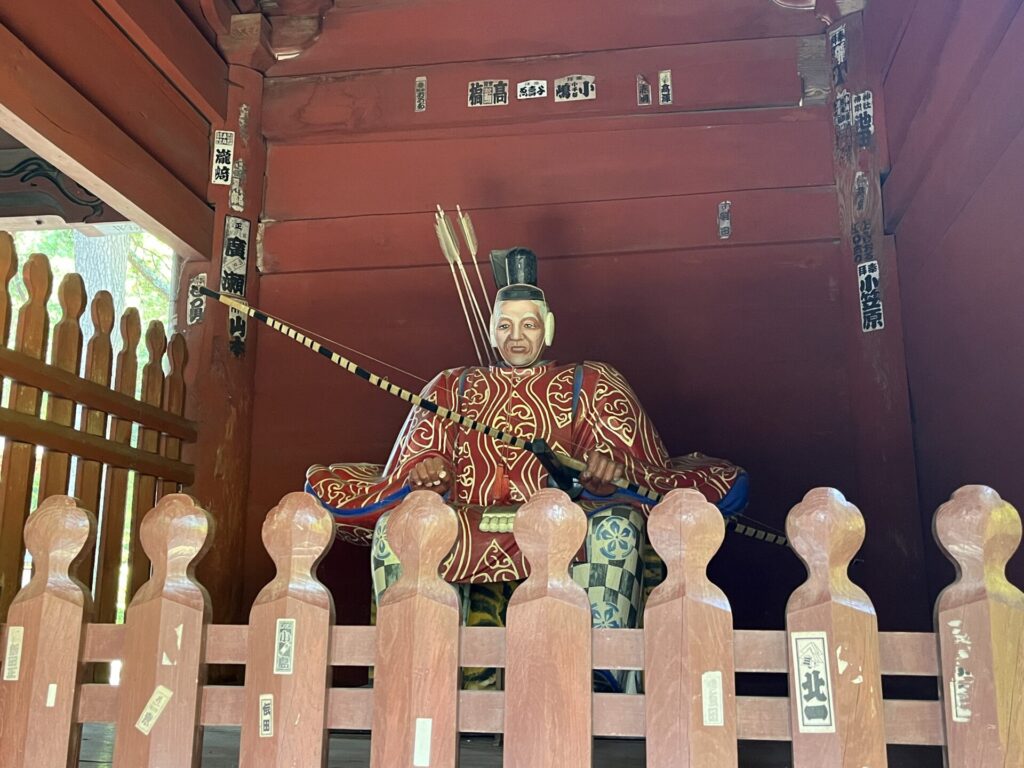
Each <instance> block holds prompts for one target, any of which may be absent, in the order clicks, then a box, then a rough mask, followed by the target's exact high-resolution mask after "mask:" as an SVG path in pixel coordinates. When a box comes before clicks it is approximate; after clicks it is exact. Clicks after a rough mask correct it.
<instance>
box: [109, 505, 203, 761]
mask: <svg viewBox="0 0 1024 768" xmlns="http://www.w3.org/2000/svg"><path fill="white" fill-rule="evenodd" d="M210 526H211V519H210V516H209V515H208V514H207V513H206V512H205V511H204V510H203V509H201V508H199V507H197V506H196V505H195V502H194V501H193V500H192V499H191V498H190V497H188V496H185V495H184V494H178V493H175V494H171V495H170V496H165V497H164V498H163V499H161V501H160V503H159V504H157V505H156V507H155V508H154V509H152V510H151V511H150V512H149V514H147V515H146V518H145V520H143V521H142V546H143V547H145V549H146V552H147V554H148V555H149V558H150V560H151V562H152V564H153V575H152V577H151V578H150V579H149V581H147V582H146V583H145V584H143V585H142V587H141V588H140V589H139V591H138V592H137V593H136V594H135V597H134V598H132V602H131V605H129V606H128V611H127V613H126V615H125V624H126V625H127V627H126V630H125V632H126V637H125V644H124V667H123V669H122V671H121V690H120V695H119V697H118V713H117V738H116V739H115V741H114V765H115V766H116V768H147V766H148V767H149V768H164V766H174V767H175V768H187V766H198V765H199V760H200V756H201V755H200V753H201V750H202V728H201V727H200V726H199V704H200V701H199V690H200V687H201V682H202V680H201V678H202V675H201V673H202V672H203V667H202V664H201V661H202V656H203V640H204V633H205V625H206V624H207V623H208V622H209V620H210V605H209V597H208V596H207V594H206V590H205V589H203V587H202V586H200V585H199V584H198V583H197V582H196V580H195V578H194V576H193V573H194V570H195V563H196V561H197V560H198V559H199V558H200V557H202V555H203V553H204V552H205V550H206V549H207V547H208V545H209V542H210V536H209V533H210Z"/></svg>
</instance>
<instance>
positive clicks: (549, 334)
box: [544, 311, 555, 347]
mask: <svg viewBox="0 0 1024 768" xmlns="http://www.w3.org/2000/svg"><path fill="white" fill-rule="evenodd" d="M554 340H555V313H554V312H551V311H548V313H547V315H545V316H544V346H546V347H550V346H551V342H553V341H554Z"/></svg>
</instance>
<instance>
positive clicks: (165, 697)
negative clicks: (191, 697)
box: [135, 685, 174, 736]
mask: <svg viewBox="0 0 1024 768" xmlns="http://www.w3.org/2000/svg"><path fill="white" fill-rule="evenodd" d="M173 695H174V694H173V693H172V692H171V689H170V688H165V687H164V686H162V685H158V686H157V687H156V688H155V689H154V690H153V695H152V696H150V697H149V701H148V702H146V706H145V708H144V709H143V710H142V714H141V715H139V719H138V721H136V723H135V729H136V730H138V731H142V733H144V734H146V735H147V736H149V732H150V731H152V730H153V726H154V725H156V721H157V720H159V719H160V715H161V714H163V711H164V708H165V707H166V706H167V702H169V701H170V700H171V696H173Z"/></svg>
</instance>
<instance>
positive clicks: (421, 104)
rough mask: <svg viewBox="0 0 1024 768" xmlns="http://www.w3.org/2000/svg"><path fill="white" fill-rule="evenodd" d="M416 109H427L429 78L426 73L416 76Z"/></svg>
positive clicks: (419, 110)
mask: <svg viewBox="0 0 1024 768" xmlns="http://www.w3.org/2000/svg"><path fill="white" fill-rule="evenodd" d="M416 111H417V112H426V111H427V78H426V76H425V75H421V76H420V77H417V78H416Z"/></svg>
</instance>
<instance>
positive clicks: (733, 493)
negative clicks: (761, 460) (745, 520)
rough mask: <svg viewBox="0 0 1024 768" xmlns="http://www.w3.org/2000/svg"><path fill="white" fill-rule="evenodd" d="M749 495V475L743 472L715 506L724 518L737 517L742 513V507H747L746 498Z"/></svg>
mask: <svg viewBox="0 0 1024 768" xmlns="http://www.w3.org/2000/svg"><path fill="white" fill-rule="evenodd" d="M749 494H750V475H748V474H747V473H746V472H743V473H741V474H740V476H739V477H737V478H736V482H735V483H733V485H732V488H730V489H729V492H728V493H727V494H725V496H723V497H722V499H721V501H719V502H718V504H716V505H715V506H717V507H718V509H719V510H720V511H721V513H722V514H723V515H725V516H726V517H729V516H731V515H738V514H739V513H740V512H742V511H743V509H744V507H746V506H747V497H748V496H749Z"/></svg>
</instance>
